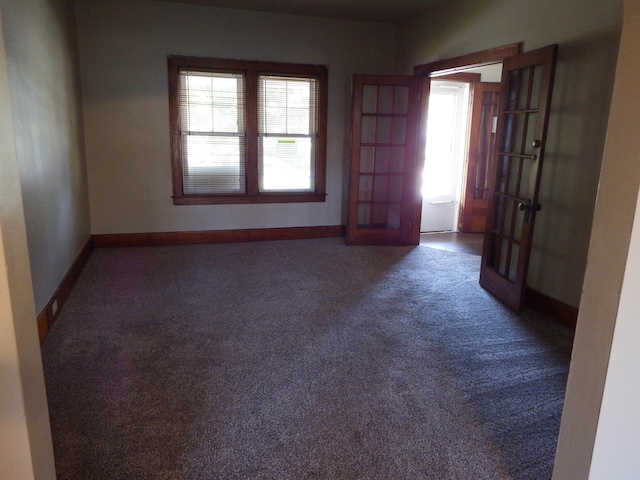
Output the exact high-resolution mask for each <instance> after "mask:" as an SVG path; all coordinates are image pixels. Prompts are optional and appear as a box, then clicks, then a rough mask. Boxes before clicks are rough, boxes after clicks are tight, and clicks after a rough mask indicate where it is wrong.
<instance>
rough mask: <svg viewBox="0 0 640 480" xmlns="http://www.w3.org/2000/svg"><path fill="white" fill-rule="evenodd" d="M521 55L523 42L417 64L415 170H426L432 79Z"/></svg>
mask: <svg viewBox="0 0 640 480" xmlns="http://www.w3.org/2000/svg"><path fill="white" fill-rule="evenodd" d="M520 53H522V42H519V43H512V44H509V45H504V46H501V47H496V48H491V49H489V50H482V51H480V52H474V53H469V54H467V55H461V56H459V57H453V58H447V59H444V60H437V61H435V62H431V63H426V64H423V65H417V66H416V67H414V69H413V74H414V76H417V77H420V79H421V82H420V83H421V87H420V88H421V93H422V94H421V96H420V112H419V119H418V125H419V129H418V145H417V150H416V154H417V155H416V157H417V158H416V167H417V170H416V171H417V172H422V170H423V168H424V149H425V145H426V141H427V116H428V109H429V91H430V87H431V78H432V77H441V76H444V75H451V74H455V73H461V72H464V71H466V70H467V69H469V68H471V67H479V66H482V65H490V64H493V63H500V62H502V61H504V59H506V58H509V57H513V56H516V55H519V54H520ZM420 182H421V176H420V175H416V186H415V188H414V191H415V192H416V195H415V198H414V205H413V208H412V221H411V238H410V244H411V245H418V244H419V243H420V221H421V216H422V195H421V194H420V188H419V187H420Z"/></svg>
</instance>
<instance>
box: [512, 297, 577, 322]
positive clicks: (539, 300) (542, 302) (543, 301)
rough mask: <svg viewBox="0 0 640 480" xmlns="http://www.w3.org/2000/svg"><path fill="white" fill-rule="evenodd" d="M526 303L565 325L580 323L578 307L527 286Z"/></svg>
mask: <svg viewBox="0 0 640 480" xmlns="http://www.w3.org/2000/svg"><path fill="white" fill-rule="evenodd" d="M524 303H525V304H526V305H528V306H529V307H531V308H533V309H535V310H538V311H539V312H542V313H544V314H545V315H548V316H549V317H551V318H553V319H554V320H557V321H559V322H561V323H564V324H565V325H569V326H571V327H574V328H575V326H576V324H577V323H578V309H577V308H575V307H572V306H571V305H567V304H566V303H564V302H561V301H560V300H556V299H555V298H551V297H549V296H548V295H545V294H544V293H540V292H538V291H536V290H533V289H531V288H527V291H526V294H525V297H524Z"/></svg>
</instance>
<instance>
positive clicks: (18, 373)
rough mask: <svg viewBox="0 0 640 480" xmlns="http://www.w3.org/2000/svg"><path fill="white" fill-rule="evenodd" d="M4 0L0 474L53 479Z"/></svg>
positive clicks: (0, 51) (0, 39) (0, 55)
mask: <svg viewBox="0 0 640 480" xmlns="http://www.w3.org/2000/svg"><path fill="white" fill-rule="evenodd" d="M3 13H4V12H3V7H2V4H1V3H0V159H1V161H0V478H3V479H5V478H6V479H33V478H38V479H43V480H45V479H54V478H55V469H54V461H53V446H52V443H51V429H50V427H49V412H48V408H47V399H46V396H45V387H44V376H43V372H42V360H41V358H40V348H39V346H38V332H37V327H36V322H35V315H36V313H35V304H34V298H33V288H32V282H31V274H30V267H29V252H28V249H27V237H26V228H25V216H24V208H23V202H22V193H21V190H20V177H19V174H18V160H17V156H16V143H15V135H14V127H13V115H12V111H11V100H10V92H9V80H8V75H7V57H6V55H5V43H4V36H3V28H2V26H3V22H2V20H3V18H4V17H3Z"/></svg>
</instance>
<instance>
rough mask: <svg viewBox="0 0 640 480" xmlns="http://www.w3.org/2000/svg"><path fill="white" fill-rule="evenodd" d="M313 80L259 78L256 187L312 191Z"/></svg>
mask: <svg viewBox="0 0 640 480" xmlns="http://www.w3.org/2000/svg"><path fill="white" fill-rule="evenodd" d="M316 104H317V80H316V79H314V78H299V77H297V78H293V77H283V76H270V75H261V76H260V77H259V82H258V136H259V139H258V149H259V159H258V168H259V178H260V180H259V188H260V191H261V192H269V191H295V192H311V191H313V190H314V188H315V175H316V172H315V158H316V153H315V150H316V133H317V112H316V110H317V109H316Z"/></svg>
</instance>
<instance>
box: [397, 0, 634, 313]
mask: <svg viewBox="0 0 640 480" xmlns="http://www.w3.org/2000/svg"><path fill="white" fill-rule="evenodd" d="M621 21H622V2H621V0H616V1H614V2H611V1H610V0H593V1H590V2H584V1H582V0H519V1H517V2H514V1H512V0H460V1H458V2H455V3H453V4H452V5H450V6H446V7H443V8H440V9H438V10H435V11H434V12H432V13H430V14H429V15H425V16H423V17H420V18H417V19H414V20H412V21H410V22H408V23H407V24H406V25H405V26H404V28H402V29H401V32H402V33H401V37H400V42H399V48H398V62H399V68H402V69H403V70H404V71H405V72H411V69H412V68H413V66H415V65H419V64H424V63H428V62H431V61H434V60H440V59H445V58H451V57H455V56H458V55H463V54H467V53H472V52H475V51H479V50H483V49H489V48H493V47H497V46H500V45H506V44H509V43H517V42H524V50H525V51H528V50H533V49H535V48H538V47H542V46H545V45H549V44H553V43H557V44H559V56H558V66H557V72H556V80H555V89H554V96H553V104H552V110H551V117H550V123H549V138H548V142H547V147H546V158H545V165H544V169H543V177H542V184H541V191H540V203H541V204H542V205H543V208H542V211H541V212H540V213H539V214H538V217H537V221H536V230H535V237H534V243H533V251H532V255H531V262H530V271H529V277H528V284H529V286H531V287H533V288H535V289H536V290H538V291H540V292H542V293H545V294H547V295H549V296H551V297H553V298H556V299H558V300H561V301H563V302H566V303H568V304H570V305H573V306H578V303H579V301H580V295H581V289H582V280H583V275H584V269H585V264H586V256H587V249H588V245H589V233H590V229H591V221H592V216H593V208H594V202H595V195H596V191H597V185H598V175H599V172H600V161H601V158H602V151H603V147H604V140H605V134H606V122H607V117H608V110H609V103H610V98H611V89H612V85H613V78H614V68H615V60H616V54H617V48H618V43H619V32H620V25H621Z"/></svg>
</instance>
